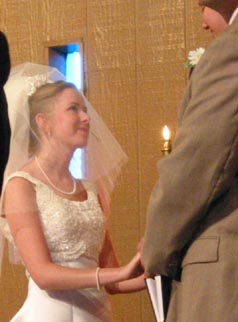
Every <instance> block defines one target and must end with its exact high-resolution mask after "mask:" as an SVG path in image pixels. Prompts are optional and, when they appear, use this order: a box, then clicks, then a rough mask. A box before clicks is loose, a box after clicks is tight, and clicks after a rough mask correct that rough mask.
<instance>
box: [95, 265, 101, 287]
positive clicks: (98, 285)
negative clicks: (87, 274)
mask: <svg viewBox="0 0 238 322" xmlns="http://www.w3.org/2000/svg"><path fill="white" fill-rule="evenodd" d="M99 271H100V267H97V269H96V285H97V290H98V291H100V288H101V286H100V282H99Z"/></svg>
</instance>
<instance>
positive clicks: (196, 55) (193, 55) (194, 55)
mask: <svg viewBox="0 0 238 322" xmlns="http://www.w3.org/2000/svg"><path fill="white" fill-rule="evenodd" d="M204 52H205V48H202V47H199V48H197V49H195V50H190V52H189V53H188V60H187V61H186V63H185V67H187V68H194V67H195V66H196V65H197V63H198V62H199V60H200V58H201V57H202V55H203V54H204Z"/></svg>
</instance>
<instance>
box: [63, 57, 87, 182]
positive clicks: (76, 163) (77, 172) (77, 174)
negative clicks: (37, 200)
mask: <svg viewBox="0 0 238 322" xmlns="http://www.w3.org/2000/svg"><path fill="white" fill-rule="evenodd" d="M66 80H67V81H68V82H71V83H73V84H74V85H75V86H76V87H77V88H78V89H79V90H82V89H83V64H82V56H81V54H80V52H79V51H74V52H72V53H68V54H67V55H66ZM84 163H85V162H84V151H83V149H80V148H78V149H76V151H75V152H74V155H73V157H72V159H71V161H70V165H69V170H70V172H71V174H72V175H73V177H74V178H76V179H83V178H84V173H85V171H84Z"/></svg>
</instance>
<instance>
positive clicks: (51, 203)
mask: <svg viewBox="0 0 238 322" xmlns="http://www.w3.org/2000/svg"><path fill="white" fill-rule="evenodd" d="M55 76H56V77H55ZM60 79H62V77H61V75H60V74H59V73H58V72H57V71H56V70H54V69H53V70H52V69H50V68H48V67H45V66H41V65H35V64H24V65H20V66H18V67H17V68H15V69H13V70H12V73H11V75H10V79H9V81H8V83H7V87H6V93H7V96H8V98H9V101H10V102H11V103H10V104H9V109H10V113H9V114H10V121H11V126H12V136H13V138H12V142H11V150H10V157H9V164H8V166H7V169H6V175H5V183H4V193H3V200H2V218H1V227H2V231H3V233H4V235H5V236H6V237H7V238H8V240H9V241H10V244H11V245H12V246H13V247H16V249H17V253H18V254H19V258H20V260H21V261H22V263H23V264H24V266H25V268H26V272H27V276H28V278H29V285H28V295H27V298H26V300H25V302H24V304H23V306H22V308H21V309H20V310H19V311H18V313H17V314H16V315H15V316H14V317H13V318H12V320H11V322H42V321H44V322H109V321H112V312H111V308H110V304H109V302H108V299H107V295H106V292H108V293H111V294H117V293H126V292H133V291H138V290H142V289H144V288H145V284H144V277H143V274H142V271H141V267H140V254H139V253H137V254H136V255H135V256H134V257H133V258H132V260H131V261H130V262H129V263H128V264H126V265H125V266H119V264H118V261H117V257H116V254H115V252H114V249H113V245H112V242H111V239H110V235H109V231H108V227H107V220H106V217H105V215H104V212H105V213H106V214H107V213H108V200H109V195H110V192H111V190H112V187H113V183H114V181H115V178H116V176H117V174H118V173H119V170H120V167H121V165H122V164H123V162H124V161H125V155H124V154H123V152H122V151H121V149H120V146H119V145H118V143H117V142H116V141H115V139H114V138H113V136H112V135H111V133H110V132H109V131H108V129H107V128H106V127H105V126H104V125H103V123H102V121H101V120H100V118H99V117H98V116H97V115H96V114H95V113H96V112H95V111H93V109H92V107H91V105H90V104H89V103H88V101H87V100H86V98H85V97H84V96H83V95H82V94H81V93H80V92H79V91H78V90H77V88H76V87H75V86H74V85H73V84H71V83H67V82H65V81H63V80H60ZM46 80H47V81H46ZM52 80H54V82H52ZM55 80H56V81H55ZM42 83H43V84H42ZM90 123H91V125H90ZM98 124H99V125H98ZM90 126H91V128H90ZM103 131H104V132H103ZM86 146H87V148H86V150H85V160H86V161H87V166H86V169H85V176H87V177H88V178H90V179H91V180H90V181H88V180H86V179H76V178H74V177H73V175H72V174H71V172H70V170H69V168H70V165H71V162H74V163H75V165H76V166H79V165H78V161H77V159H76V158H75V157H74V153H75V151H76V150H77V149H78V148H85V147H86ZM15 259H16V256H15Z"/></svg>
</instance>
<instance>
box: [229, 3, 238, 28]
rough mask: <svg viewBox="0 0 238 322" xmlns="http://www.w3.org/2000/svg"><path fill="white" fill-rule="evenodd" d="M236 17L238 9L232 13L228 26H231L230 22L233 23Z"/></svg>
mask: <svg viewBox="0 0 238 322" xmlns="http://www.w3.org/2000/svg"><path fill="white" fill-rule="evenodd" d="M237 15H238V7H237V8H236V10H235V11H234V12H233V14H232V16H231V19H230V21H229V25H231V24H232V22H233V21H234V19H235V17H236V16H237Z"/></svg>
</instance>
